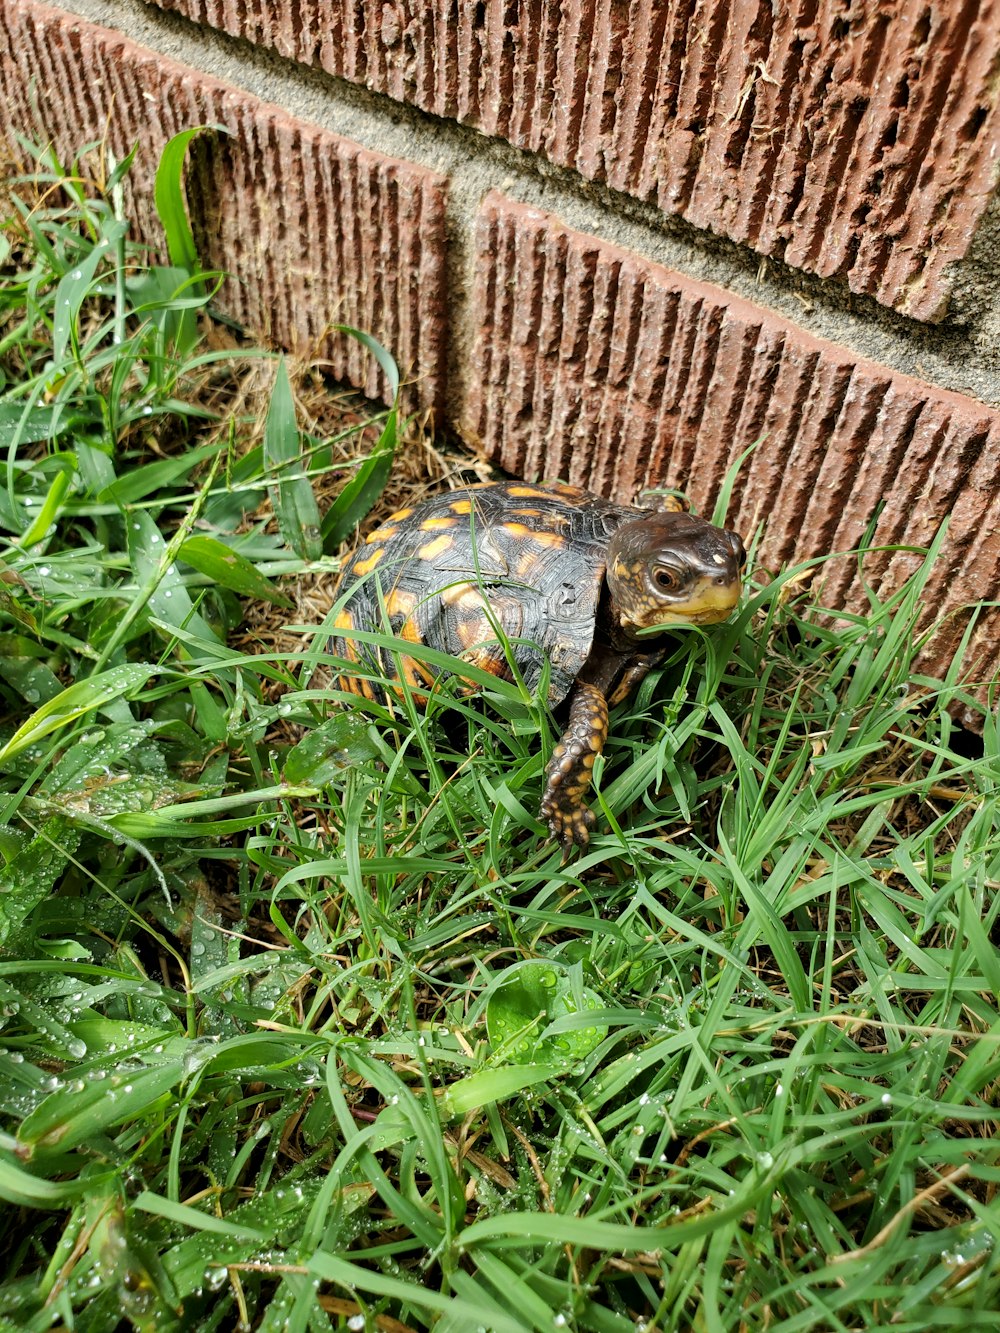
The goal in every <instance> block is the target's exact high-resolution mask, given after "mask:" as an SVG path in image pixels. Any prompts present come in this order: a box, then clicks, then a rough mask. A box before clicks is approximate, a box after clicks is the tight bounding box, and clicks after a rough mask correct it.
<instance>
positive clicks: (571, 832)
mask: <svg viewBox="0 0 1000 1333" xmlns="http://www.w3.org/2000/svg"><path fill="white" fill-rule="evenodd" d="M607 739H608V701H607V699H606V697H605V695H604V691H603V690H601V689H600V688H599V687H598V686H597V685H593V684H590V683H589V682H586V681H581V682H578V684H577V686H576V689H575V690H574V692H573V698H572V701H571V703H570V708H569V722H568V723H567V726H566V730H565V732H564V733H563V737H562V739H561V740H560V742H559V744H558V745H557V746H556V748H555V749H554V750H553V752H552V758H551V759H550V760H549V763H548V767H547V768H546V770H545V776H546V779H547V781H546V785H545V794H544V796H543V797H542V805H541V815H542V818H543V819H544V820H545V821H546V822H547V824H548V826H549V832H550V833H551V835H552V837H553V838H555V839H556V841H557V842H558V843H559V844H560V845H561V847H562V849H563V860H564V861H565V860H566V858H567V857H568V856H569V854H570V852H571V851H572V850H573V846H574V844H575V845H576V846H577V847H586V845H587V843H588V842H589V840H590V830H591V829H592V828H593V826H594V814H593V811H592V810H590V809H589V808H588V807H587V805H586V804H585V802H584V797H585V796H586V794H587V789H588V788H589V787H590V779H591V775H592V773H593V769H594V761H595V759H596V758H597V756H598V755H599V754H600V753H601V751H602V750H603V749H604V742H605V741H606V740H607Z"/></svg>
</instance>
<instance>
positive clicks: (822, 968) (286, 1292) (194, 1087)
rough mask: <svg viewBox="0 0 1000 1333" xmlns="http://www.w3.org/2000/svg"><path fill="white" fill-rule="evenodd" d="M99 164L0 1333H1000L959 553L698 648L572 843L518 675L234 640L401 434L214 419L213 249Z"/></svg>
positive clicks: (996, 980) (40, 285)
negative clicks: (204, 311) (198, 261)
mask: <svg viewBox="0 0 1000 1333" xmlns="http://www.w3.org/2000/svg"><path fill="white" fill-rule="evenodd" d="M176 166H177V164H176V160H175V161H174V162H173V163H172V165H171V168H170V170H169V171H167V172H166V173H165V176H164V178H163V181H164V183H163V186H162V188H163V189H164V190H166V189H168V188H169V181H170V179H172V178H173V176H174V175H175V174H176V172H175V169H176ZM81 179H82V173H81V172H79V171H76V170H70V171H69V175H68V178H67V169H64V168H62V167H61V166H60V165H59V164H58V163H56V162H55V161H54V160H53V159H52V158H51V157H48V158H46V159H44V160H43V161H42V162H41V163H40V164H39V165H38V167H37V168H36V170H35V171H34V172H33V173H32V180H31V181H30V182H28V183H27V184H22V185H21V186H20V187H19V197H20V198H21V200H22V203H21V204H20V206H15V205H14V204H13V202H12V204H11V208H10V209H9V210H8V215H9V221H8V225H7V226H6V227H5V231H4V235H5V237H6V238H7V242H8V245H9V250H8V252H7V256H6V260H5V264H6V268H5V274H6V276H5V278H4V282H3V288H2V295H0V300H2V303H3V304H2V306H0V319H2V321H3V323H2V325H0V349H2V351H0V355H2V358H3V367H4V373H5V374H6V376H7V382H6V385H5V388H4V393H3V397H2V398H0V428H2V429H3V430H5V431H6V432H7V433H6V436H5V444H6V449H5V453H4V466H5V472H4V475H3V478H2V481H3V485H2V486H0V533H2V547H0V560H2V566H3V567H2V570H0V573H2V582H0V615H2V625H0V659H2V660H0V692H2V696H3V702H4V718H3V722H2V726H0V746H2V748H0V800H2V803H3V813H2V815H0V883H2V887H3V892H2V893H0V944H2V950H3V952H2V954H0V1026H2V1036H0V1044H2V1052H0V1109H2V1134H0V1196H2V1197H3V1198H4V1199H5V1200H6V1201H7V1204H8V1207H7V1208H6V1209H5V1210H4V1214H3V1216H2V1219H0V1234H2V1238H3V1239H2V1244H3V1267H2V1270H0V1311H2V1312H3V1313H2V1315H0V1329H6V1328H18V1329H27V1330H44V1329H48V1328H67V1329H69V1328H72V1329H79V1330H86V1331H87V1333H91V1331H93V1333H98V1331H101V1330H113V1329H117V1328H119V1327H129V1326H131V1327H135V1328H137V1329H143V1330H145V1329H150V1330H152V1329H157V1330H160V1329H171V1328H176V1329H178V1330H179V1329H198V1330H202V1329H204V1330H210V1329H226V1330H228V1329H232V1328H236V1327H247V1328H255V1329H261V1330H268V1331H271V1333H275V1331H276V1330H286V1329H288V1330H303V1331H305V1330H310V1331H311V1330H315V1329H326V1328H351V1329H357V1328H362V1327H364V1328H368V1329H380V1330H386V1331H390V1333H391V1331H392V1330H400V1329H424V1328H430V1327H434V1328H435V1329H437V1330H440V1331H441V1333H466V1331H467V1330H470V1329H475V1328H484V1329H490V1330H494V1329H495V1330H499V1331H500V1333H507V1330H549V1329H553V1328H566V1329H579V1330H597V1331H598V1333H603V1331H604V1330H607V1331H608V1333H619V1331H621V1333H627V1331H628V1333H631V1331H632V1330H635V1329H636V1328H639V1327H645V1328H646V1329H647V1330H651V1329H654V1328H655V1329H660V1330H667V1329H677V1330H688V1329H691V1330H698V1331H699V1333H701V1331H703V1330H704V1333H716V1331H721V1330H740V1329H746V1330H758V1329H765V1328H766V1329H768V1330H782V1331H783V1333H792V1331H793V1330H806V1329H808V1330H814V1329H815V1330H831V1331H834V1330H837V1331H839V1330H847V1329H851V1330H856V1329H881V1328H884V1329H893V1330H896V1329H899V1330H913V1331H914V1333H917V1331H920V1333H923V1331H924V1330H926V1329H928V1328H930V1327H934V1328H938V1327H952V1326H961V1327H963V1328H966V1329H976V1330H979V1329H991V1328H1000V1315H998V1314H997V1310H998V1308H1000V1273H998V1258H997V1256H996V1253H995V1246H994V1238H995V1235H996V1231H997V1226H998V1222H1000V1217H998V1208H997V1204H996V1202H995V1199H994V1194H995V1184H996V1181H997V1179H998V1176H1000V1162H998V1160H997V1159H998V1152H1000V1150H998V1148H997V1132H998V1119H1000V1112H998V1110H997V1107H996V1102H997V1087H998V1082H997V1080H998V1076H1000V1061H998V1049H997V1038H998V1033H1000V1014H998V996H1000V953H998V950H997V947H996V943H995V940H996V937H997V921H996V918H997V913H998V911H1000V899H998V895H997V889H998V885H1000V808H998V801H997V788H998V781H1000V743H998V734H997V728H996V723H995V719H994V718H993V717H992V716H991V715H990V714H989V713H988V712H986V711H984V710H982V709H981V708H980V712H981V715H982V721H983V736H982V741H981V742H980V741H979V740H978V739H970V738H969V737H968V736H967V735H966V734H964V733H962V732H960V731H959V730H958V729H957V728H956V726H955V725H954V723H953V722H952V721H951V718H950V715H949V712H948V708H949V707H951V706H952V705H956V704H962V703H964V704H965V705H966V706H968V707H970V708H971V709H973V710H974V711H975V710H976V709H977V708H979V707H980V706H979V705H977V704H976V703H975V700H974V699H973V698H972V696H971V695H970V694H969V693H968V692H967V691H966V689H965V687H964V686H963V684H962V682H961V678H960V676H959V673H958V671H957V670H956V671H955V672H954V673H953V674H952V675H951V676H950V677H949V679H947V680H945V681H940V682H939V681H931V680H927V679H924V678H922V677H921V676H920V675H919V674H918V673H917V672H916V669H915V666H914V663H915V659H916V655H917V651H918V648H919V637H918V635H917V634H916V631H915V629H914V626H915V623H916V621H917V618H918V613H919V609H920V603H921V588H922V585H923V582H924V580H925V578H926V572H927V569H928V568H929V566H930V562H931V561H932V560H933V558H934V553H933V551H932V552H931V553H929V555H928V557H927V561H926V562H925V564H924V566H923V567H922V569H921V570H920V571H918V573H917V574H915V575H914V577H913V578H912V579H911V581H910V582H909V584H908V585H907V586H906V587H905V588H904V589H903V590H902V591H901V592H899V593H898V594H897V595H896V596H894V597H893V598H891V599H890V600H888V601H884V602H883V601H879V600H878V599H877V598H876V597H875V596H874V595H873V596H872V600H871V606H870V608H869V610H868V612H867V614H866V615H864V616H856V617H853V618H850V619H841V620H840V621H838V622H836V623H834V622H833V621H831V620H830V619H829V618H828V617H824V616H823V615H822V614H821V613H820V611H819V610H818V608H817V601H818V602H819V603H821V597H819V596H818V597H817V599H814V598H813V597H812V596H810V595H807V594H806V593H802V592H796V588H798V587H799V586H800V585H799V584H798V583H797V582H796V574H797V571H789V572H788V574H787V575H785V576H782V577H781V578H779V579H774V578H770V577H768V576H767V575H766V574H764V573H758V574H757V575H755V576H753V578H752V581H751V584H750V586H749V588H748V599H747V602H746V604H745V606H744V607H743V608H742V609H741V610H740V612H739V613H738V615H736V616H735V617H734V618H733V620H732V622H731V623H730V624H728V625H725V626H721V627H719V628H718V629H717V630H716V631H713V632H711V633H708V634H706V633H702V632H699V631H692V632H690V633H687V634H684V635H682V636H680V637H679V638H678V641H677V646H676V651H675V652H674V653H673V654H672V656H671V658H670V660H669V661H668V662H667V663H666V664H665V666H664V668H663V669H662V670H661V671H659V672H658V673H656V675H655V676H654V677H651V678H650V679H648V680H647V681H646V682H644V684H643V686H642V688H641V690H640V692H639V694H638V696H637V697H636V698H635V699H633V700H632V701H631V702H630V703H628V704H626V705H623V706H622V707H620V708H619V709H617V710H616V713H615V715H614V718H613V728H612V740H611V742H610V744H609V747H608V750H607V754H606V756H605V760H604V762H603V764H602V765H601V766H600V767H599V770H598V772H597V775H596V776H597V792H596V795H595V805H596V808H597V809H598V813H599V823H598V829H597V831H596V833H595V836H594V838H593V841H592V844H591V847H590V849H589V850H588V852H587V853H586V854H585V855H583V856H581V857H579V858H578V859H576V860H574V861H572V862H571V863H569V864H568V865H566V866H563V865H561V863H560V855H559V852H558V850H557V849H556V848H554V847H553V845H552V844H551V843H550V842H548V841H546V840H545V838H544V830H543V829H542V827H541V825H540V824H539V822H538V819H537V809H538V803H539V799H540V796H541V791H542V784H543V774H542V770H543V767H544V763H545V759H546V757H547V755H548V754H549V753H550V750H551V746H552V745H553V743H554V738H555V736H556V734H557V724H555V723H554V721H553V719H552V718H551V717H550V716H549V714H548V712H547V710H545V709H544V708H540V707H539V706H538V704H537V702H536V701H534V700H533V699H531V698H530V697H528V696H526V695H525V694H524V692H522V691H520V690H519V689H517V688H516V687H514V686H505V685H502V684H500V683H498V682H494V691H493V694H492V695H491V696H489V697H487V698H486V699H485V700H476V699H468V698H465V699H463V698H460V697H449V691H448V690H447V688H445V689H443V690H442V692H441V696H440V697H439V698H435V699H434V700H432V703H431V705H430V706H429V708H428V709H427V711H426V712H419V711H417V710H416V709H414V708H413V706H412V701H410V700H409V699H404V700H403V701H402V702H401V704H400V705H399V706H398V707H397V708H396V709H395V711H394V714H393V715H391V716H390V715H389V714H388V713H386V711H385V710H384V709H382V708H380V707H379V706H378V705H376V704H367V703H365V702H364V701H361V700H359V699H357V698H354V697H353V696H352V697H345V696H341V695H340V694H339V693H338V691H337V690H336V689H334V688H331V686H330V685H329V683H324V681H326V682H328V681H329V679H330V678H331V675H335V667H336V664H335V663H333V662H331V661H330V660H329V659H328V658H327V656H326V653H325V645H326V640H327V637H328V630H327V629H326V628H324V627H323V626H317V625H315V624H300V625H298V626H297V627H296V626H295V625H294V621H295V615H294V612H291V611H285V612H283V613H280V612H279V613H280V614H284V616H285V619H286V620H287V621H289V622H291V627H290V630H289V633H290V634H293V635H296V636H297V637H295V638H289V639H288V642H290V643H292V644H296V643H297V644H298V645H299V646H298V647H294V646H293V647H290V648H289V649H288V650H287V651H281V652H275V651H262V652H257V653H253V652H242V651H237V650H236V648H234V647H233V646H232V643H233V638H234V633H235V630H236V628H237V626H238V625H239V622H240V618H241V615H242V611H241V603H240V598H242V597H247V596H253V597H260V596H261V595H263V594H266V595H267V596H270V597H272V598H280V597H282V596H283V595H287V594H288V593H289V592H290V591H291V588H292V579H291V577H286V578H285V579H284V581H280V576H294V575H296V573H298V572H301V571H303V570H308V571H310V573H311V572H312V571H315V570H316V569H323V568H325V567H327V566H328V565H330V563H331V562H330V561H329V560H328V558H327V557H325V556H321V555H319V550H320V549H321V548H324V547H325V549H326V550H328V551H329V550H331V549H332V545H333V544H334V543H335V540H336V538H337V535H338V532H339V529H340V528H343V525H344V524H345V523H347V525H348V526H350V522H349V521H348V520H349V519H350V512H351V511H350V509H349V508H348V507H349V506H354V507H355V508H358V507H360V506H366V505H367V504H369V503H371V498H372V492H373V491H374V490H375V489H377V484H379V476H380V475H381V474H384V468H385V465H386V464H385V460H386V456H387V455H388V454H389V453H391V450H392V448H393V447H394V445H395V430H396V423H395V414H394V413H389V414H387V415H383V418H382V420H381V423H380V426H379V429H380V430H381V437H380V440H381V442H380V444H379V445H378V446H377V447H376V448H374V449H373V450H372V451H371V452H370V454H369V455H368V457H367V459H366V461H364V462H362V463H361V464H360V465H359V464H357V463H355V462H350V463H349V462H348V461H347V460H346V458H345V457H344V455H343V453H342V451H341V450H339V448H338V441H336V440H332V441H331V440H330V439H322V438H314V437H312V436H310V435H307V434H305V433H303V432H300V431H298V430H297V428H296V426H295V423H294V420H292V407H291V395H290V394H288V393H286V384H285V383H284V382H283V380H282V378H281V374H280V373H279V376H278V379H277V381H276V384H277V386H278V387H277V388H276V390H275V393H274V395H273V397H272V399H271V408H270V413H269V414H268V418H267V421H266V423H265V422H257V423H254V422H250V421H247V420H244V419H243V418H242V417H241V416H240V415H239V413H238V412H235V411H229V410H228V409H226V408H225V407H222V408H220V407H218V405H216V406H215V407H212V406H211V402H212V400H211V397H210V396H209V397H208V398H207V397H206V388H205V385H206V380H205V375H206V370H205V367H206V365H207V366H208V367H209V368H210V371H211V373H212V374H213V375H214V374H216V373H218V374H220V375H222V374H225V375H227V376H229V375H236V376H238V375H239V374H240V373H242V369H243V368H245V366H246V364H247V363H246V361H245V360H243V361H236V360H234V359H233V356H234V354H232V353H227V354H226V355H225V356H223V355H222V354H221V353H209V352H207V351H206V350H205V348H204V345H203V344H202V343H201V342H200V341H199V340H198V325H197V323H194V324H192V322H191V321H190V320H188V319H187V318H186V315H187V312H188V311H189V310H193V311H194V312H195V320H197V319H198V318H200V314H199V311H200V308H201V307H202V306H203V305H204V304H205V303H206V302H208V301H209V300H210V299H211V292H212V290H213V285H214V280H213V279H212V277H211V276H210V275H204V274H200V273H197V272H191V271H190V269H184V270H177V271H175V270H162V269H157V268H155V267H151V266H150V265H149V263H148V260H147V259H146V258H145V257H144V256H142V255H141V254H140V253H138V252H137V251H136V250H135V249H134V248H133V247H132V246H131V243H130V242H128V240H127V235H126V233H125V232H124V231H123V232H122V233H121V236H120V237H119V239H117V240H113V242H112V244H111V245H110V246H107V247H103V248H102V249H101V251H100V256H99V258H98V259H96V260H94V267H93V268H92V269H88V268H87V267H86V265H87V263H88V262H89V257H90V256H91V255H92V254H93V251H94V247H96V246H99V245H100V241H101V240H102V239H106V238H109V237H117V236H118V231H117V229H116V228H117V226H118V224H119V223H123V219H122V218H121V216H120V207H118V206H116V203H115V199H116V191H118V198H119V202H120V190H118V186H117V183H116V182H114V181H112V182H111V184H110V185H109V187H108V189H107V190H106V191H104V192H102V191H99V190H98V191H94V190H93V189H84V187H83V186H82V185H81V184H80V183H79V181H80V180H81ZM175 188H179V184H178V185H176V187H175ZM24 201H27V202H24ZM175 203H176V201H175ZM116 208H117V211H116ZM163 212H164V214H165V217H166V218H167V219H169V218H171V217H176V216H177V210H176V207H174V208H171V207H169V206H168V205H167V204H164V205H163ZM116 247H117V248H116ZM109 251H110V257H108V253H109ZM172 253H174V251H173V250H172ZM78 270H82V271H83V272H85V273H89V277H88V278H87V280H86V284H85V289H83V288H79V287H78V286H76V285H74V284H81V283H84V279H83V278H79V279H77V278H75V277H73V274H75V273H76V272H77V271H78ZM11 275H13V276H11ZM67 291H69V292H70V294H71V311H72V315H71V318H70V319H69V320H68V322H66V321H65V317H63V316H61V315H60V306H59V301H60V300H62V299H64V298H65V295H66V293H67ZM81 293H82V294H81ZM137 293H138V294H137ZM150 293H158V295H154V296H150V295H149V294H150ZM189 293H195V295H194V296H191V295H188V294H189ZM191 301H193V302H194V304H193V305H191V304H188V303H189V302H191ZM116 333H117V334H118V335H120V337H119V340H118V341H115V334H116ZM241 355H243V356H245V353H241ZM209 357H212V358H214V359H213V360H211V361H209V360H207V358H209ZM216 362H219V364H220V366H221V369H217V368H216V365H215V363H216ZM213 384H214V381H213ZM220 392H221V391H220ZM206 401H207V402H208V403H209V406H208V407H206ZM147 407H151V408H152V412H150V413H147V412H146V410H145V409H146V408H147ZM150 417H152V418H154V424H155V433H154V434H150V431H151V430H152V428H151V427H149V426H148V425H145V424H144V423H148V421H149V418H150ZM257 427H259V429H258V430H257V433H256V435H254V434H253V430H254V429H256V428H257ZM247 437H249V439H250V441H251V443H250V444H249V445H247V444H246V441H247ZM253 439H256V440H257V441H258V443H257V444H256V445H254V444H252V440H253ZM331 472H334V473H338V474H343V475H344V476H345V477H348V478H353V479H354V480H353V481H350V482H349V483H348V487H347V488H346V494H347V496H348V499H347V501H345V502H344V503H343V504H342V505H341V508H340V511H339V517H337V518H336V520H335V521H334V520H331V519H330V518H329V514H330V511H329V510H328V511H327V512H326V513H323V512H321V511H317V510H315V509H313V508H312V506H311V504H310V498H311V496H312V495H313V494H314V493H316V492H317V491H318V490H319V489H320V488H319V487H318V484H317V483H318V481H319V479H320V478H321V477H323V476H325V475H327V474H329V473H331ZM358 478H360V481H359V480H358ZM306 489H308V490H309V491H310V496H307V495H306ZM268 496H269V497H270V499H271V502H272V505H273V507H274V509H275V513H276V518H277V520H278V521H277V524H276V525H274V524H271V525H268V524H266V523H265V520H264V518H262V517H260V506H261V504H262V502H263V501H264V500H265V498H266V497H268ZM317 521H318V525H319V528H320V540H319V543H318V544H317V537H316V533H315V528H316V526H317ZM351 521H353V520H351ZM338 525H339V528H338ZM275 527H276V529H277V530H275ZM220 548H221V549H220ZM841 558H853V557H841ZM821 576H822V566H819V567H818V569H817V577H818V578H819V579H821ZM332 614H333V612H331V618H332ZM322 667H325V668H326V675H325V677H324V676H323V675H319V676H318V675H317V669H318V668H322Z"/></svg>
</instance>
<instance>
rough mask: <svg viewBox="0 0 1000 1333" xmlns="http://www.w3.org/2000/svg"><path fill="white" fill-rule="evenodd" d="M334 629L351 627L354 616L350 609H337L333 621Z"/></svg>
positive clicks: (352, 626)
mask: <svg viewBox="0 0 1000 1333" xmlns="http://www.w3.org/2000/svg"><path fill="white" fill-rule="evenodd" d="M333 628H334V629H353V628H354V617H353V616H352V615H351V613H350V611H338V612H337V615H336V618H335V619H334V622H333Z"/></svg>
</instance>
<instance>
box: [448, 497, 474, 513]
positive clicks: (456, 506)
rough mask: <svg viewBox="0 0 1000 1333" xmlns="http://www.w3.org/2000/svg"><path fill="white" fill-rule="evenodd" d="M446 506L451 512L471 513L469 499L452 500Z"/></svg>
mask: <svg viewBox="0 0 1000 1333" xmlns="http://www.w3.org/2000/svg"><path fill="white" fill-rule="evenodd" d="M448 508H449V509H450V510H451V512H452V513H453V514H471V513H472V501H471V500H452V502H451V504H450V505H449V506H448Z"/></svg>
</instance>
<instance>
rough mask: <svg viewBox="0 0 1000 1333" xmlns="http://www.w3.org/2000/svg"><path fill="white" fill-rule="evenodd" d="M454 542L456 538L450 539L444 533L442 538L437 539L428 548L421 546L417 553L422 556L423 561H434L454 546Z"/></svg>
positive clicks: (429, 543)
mask: <svg viewBox="0 0 1000 1333" xmlns="http://www.w3.org/2000/svg"><path fill="white" fill-rule="evenodd" d="M454 542H455V539H454V537H448V536H446V535H445V533H443V532H442V534H441V536H440V537H435V538H434V540H433V541H432V542H428V543H427V544H426V546H421V547H420V549H419V550H418V551H417V555H419V556H420V559H421V560H433V559H434V557H435V556H438V555H441V554H443V552H445V551H447V550H448V549H449V548H450V547H451V546H453V545H454Z"/></svg>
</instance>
